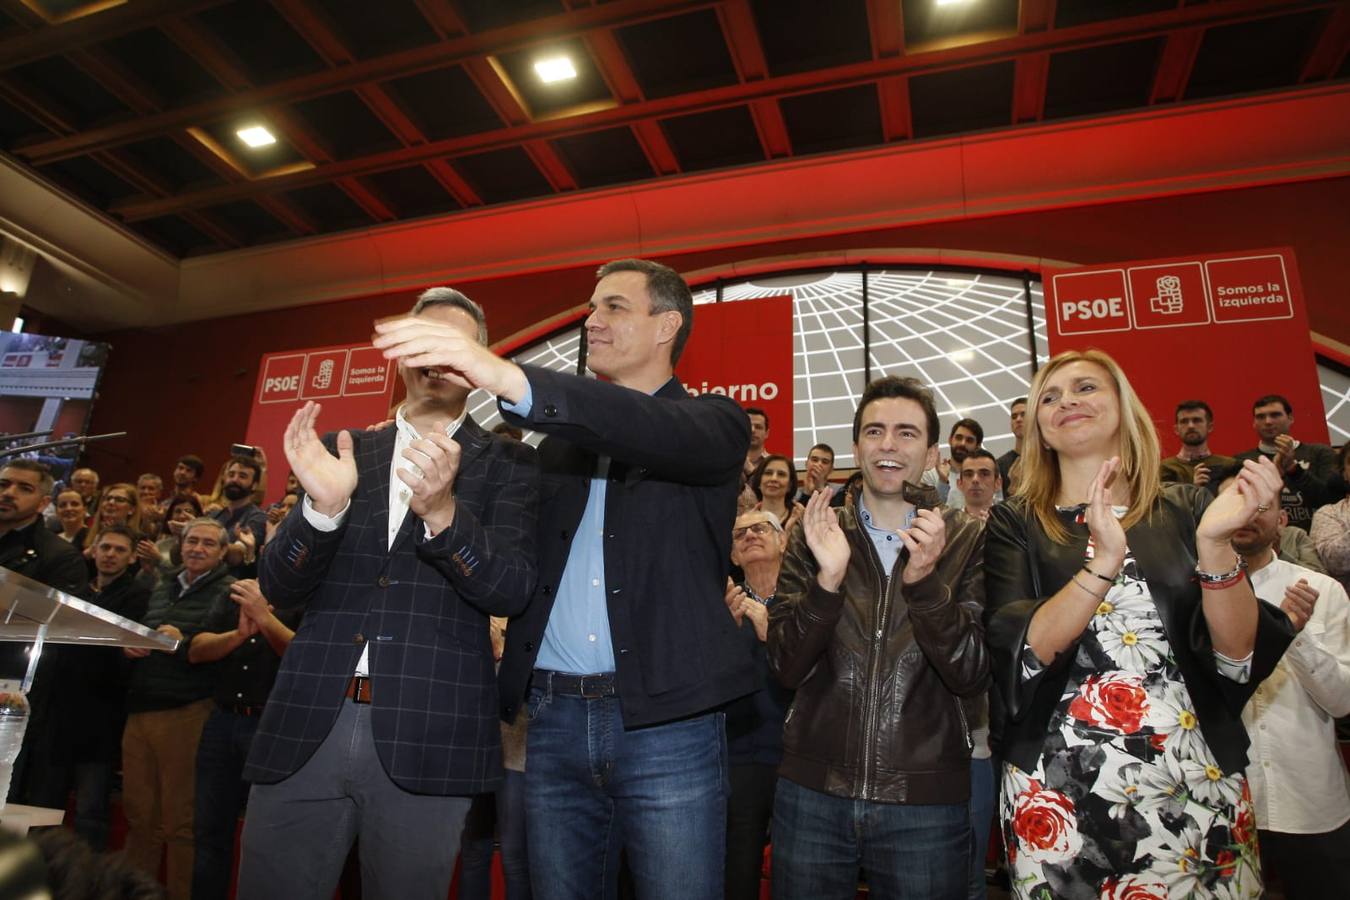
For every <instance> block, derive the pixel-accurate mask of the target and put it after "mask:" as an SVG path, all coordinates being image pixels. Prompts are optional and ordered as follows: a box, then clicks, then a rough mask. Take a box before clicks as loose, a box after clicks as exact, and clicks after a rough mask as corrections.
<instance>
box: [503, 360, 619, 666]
mask: <svg viewBox="0 0 1350 900" xmlns="http://www.w3.org/2000/svg"><path fill="white" fill-rule="evenodd" d="M499 402H500V403H501V407H502V409H504V410H506V411H507V412H510V413H514V414H515V415H518V416H521V417H522V418H525V417H528V416H529V414H530V410H531V409H532V408H533V406H534V391H533V389H532V388H530V387H528V386H527V387H526V389H525V396H524V397H522V398H521V400H520V402H519V403H507V402H506V401H505V400H501V401H499ZM609 462H610V459H609V457H608V456H601V457H600V458H599V460H598V461H597V463H596V467H595V474H594V475H592V476H591V490H590V495H589V496H588V497H587V498H586V511H585V512H583V513H582V514H581V522H580V523H579V524H578V525H577V532H576V534H575V535H573V536H572V546H571V547H570V548H569V550H568V552H567V564H566V565H565V566H564V567H563V573H562V580H561V581H560V582H559V584H558V591H557V595H556V599H555V600H554V601H553V609H552V611H551V612H550V613H549V615H548V626H547V627H546V628H545V629H544V640H543V641H542V642H541V643H540V645H539V656H538V658H537V659H536V660H535V665H536V666H538V667H539V668H541V669H549V670H552V671H554V672H567V673H569V674H572V675H594V674H596V673H599V672H613V671H614V644H613V641H612V640H611V639H610V634H609V607H608V606H607V605H606V603H605V596H606V594H605V551H604V529H605V495H606V489H607V487H608V484H609V482H608V478H609Z"/></svg>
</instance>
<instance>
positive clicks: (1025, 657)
mask: <svg viewBox="0 0 1350 900" xmlns="http://www.w3.org/2000/svg"><path fill="white" fill-rule="evenodd" d="M1044 671H1045V663H1043V662H1041V661H1040V660H1039V659H1038V658H1037V657H1036V651H1034V650H1032V649H1031V645H1030V644H1026V643H1024V644H1022V680H1023V681H1030V680H1031V679H1033V678H1035V677H1036V676H1037V675H1039V674H1041V673H1042V672H1044Z"/></svg>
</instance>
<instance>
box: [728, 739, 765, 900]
mask: <svg viewBox="0 0 1350 900" xmlns="http://www.w3.org/2000/svg"><path fill="white" fill-rule="evenodd" d="M777 784H778V767H777V766H769V765H761V764H756V763H746V764H744V765H739V766H732V767H731V794H730V796H729V797H727V865H726V886H727V900H759V884H760V880H761V873H762V872H763V871H764V848H765V846H767V845H768V843H769V822H771V821H772V820H773V792H774V787H775V786H776V785H777Z"/></svg>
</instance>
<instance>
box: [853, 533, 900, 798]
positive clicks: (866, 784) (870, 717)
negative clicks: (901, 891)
mask: <svg viewBox="0 0 1350 900" xmlns="http://www.w3.org/2000/svg"><path fill="white" fill-rule="evenodd" d="M855 533H857V534H860V535H861V538H862V541H863V543H864V544H865V545H866V548H867V558H868V559H869V560H870V561H871V564H872V571H873V572H875V573H876V575H877V576H878V581H879V582H880V586H881V603H880V605H879V607H878V610H877V621H876V629H875V630H874V631H873V632H872V639H871V648H872V650H871V652H872V659H871V661H870V665H869V667H868V670H869V671H868V679H867V692H866V693H865V694H864V702H863V771H862V779H863V780H862V797H863V799H864V800H870V799H871V797H872V777H871V776H872V769H873V765H874V764H873V759H874V758H875V756H876V748H875V747H874V744H875V743H876V734H877V727H876V718H877V708H878V707H879V706H880V705H881V698H880V697H879V696H878V695H879V693H880V692H879V690H878V676H879V670H880V668H881V655H882V654H881V644H882V641H883V639H884V636H885V634H886V613H887V612H888V611H889V610H890V599H891V576H890V575H888V574H886V573H885V572H883V571H882V569H881V559H880V557H878V556H877V549H876V547H873V546H872V540H871V538H869V537H868V536H867V535H866V534H865V533H863V532H855ZM897 562H898V560H897Z"/></svg>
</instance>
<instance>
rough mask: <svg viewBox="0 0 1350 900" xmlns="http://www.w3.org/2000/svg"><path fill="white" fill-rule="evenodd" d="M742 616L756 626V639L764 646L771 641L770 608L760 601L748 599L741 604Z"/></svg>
mask: <svg viewBox="0 0 1350 900" xmlns="http://www.w3.org/2000/svg"><path fill="white" fill-rule="evenodd" d="M741 615H742V616H744V617H745V618H747V619H749V620H750V624H751V625H754V626H755V637H757V638H759V642H760V643H761V644H762V643H764V642H765V641H767V640H768V639H769V608H768V607H767V606H765V605H764V604H763V603H760V602H759V601H758V600H751V599H750V598H749V597H746V598H745V599H744V600H743V601H742V602H741Z"/></svg>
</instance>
